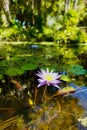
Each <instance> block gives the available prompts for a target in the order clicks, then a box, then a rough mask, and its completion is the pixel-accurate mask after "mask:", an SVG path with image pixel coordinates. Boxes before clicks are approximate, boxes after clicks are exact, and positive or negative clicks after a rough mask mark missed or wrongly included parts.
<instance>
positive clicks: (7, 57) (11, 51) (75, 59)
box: [0, 42, 87, 130]
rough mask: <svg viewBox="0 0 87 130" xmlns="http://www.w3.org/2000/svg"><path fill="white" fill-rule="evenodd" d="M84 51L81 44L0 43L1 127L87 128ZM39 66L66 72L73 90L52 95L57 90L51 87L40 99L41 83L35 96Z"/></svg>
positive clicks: (20, 129) (23, 129)
mask: <svg viewBox="0 0 87 130" xmlns="http://www.w3.org/2000/svg"><path fill="white" fill-rule="evenodd" d="M86 51H87V47H86V46H84V45H73V46H66V45H62V46H61V45H57V43H47V42H44V43H18V44H16V43H11V44H6V43H5V44H1V46H0V130H53V129H54V130H73V129H74V130H85V129H87V119H86V116H87V102H86V100H87V96H86V95H87V94H86V91H87V89H86V86H87V82H86V78H87V73H86V67H87V66H86V63H85V62H86V57H87V55H86ZM40 68H43V69H46V68H49V69H50V70H52V69H53V70H54V71H56V72H59V73H60V74H64V75H68V76H69V77H70V78H71V79H72V80H71V82H72V83H68V84H69V86H72V87H73V88H75V89H76V91H75V93H69V94H66V95H57V96H55V92H56V93H57V91H58V90H56V89H53V88H51V90H50V91H49V93H47V95H46V97H45V100H44V102H41V97H42V94H43V89H44V88H43V87H41V88H40V89H38V96H36V93H37V89H36V88H37V85H38V82H37V77H36V73H37V71H38V70H40ZM66 84H67V82H65V81H64V82H63V83H62V84H61V85H60V87H61V88H63V87H65V86H66ZM52 95H53V96H52ZM49 96H51V97H49ZM52 97H53V98H52Z"/></svg>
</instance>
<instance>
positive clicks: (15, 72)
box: [5, 68, 24, 76]
mask: <svg viewBox="0 0 87 130" xmlns="http://www.w3.org/2000/svg"><path fill="white" fill-rule="evenodd" d="M23 73H24V71H23V70H22V69H19V68H10V69H8V70H6V72H5V74H7V75H9V76H17V75H21V74H23Z"/></svg>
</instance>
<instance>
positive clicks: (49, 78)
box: [36, 68, 61, 89]
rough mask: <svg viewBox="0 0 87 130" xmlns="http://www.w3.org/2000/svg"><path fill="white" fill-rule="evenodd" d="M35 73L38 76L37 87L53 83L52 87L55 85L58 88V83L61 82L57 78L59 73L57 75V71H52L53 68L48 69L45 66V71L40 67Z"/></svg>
mask: <svg viewBox="0 0 87 130" xmlns="http://www.w3.org/2000/svg"><path fill="white" fill-rule="evenodd" d="M36 75H37V76H38V77H39V79H38V81H39V84H38V87H41V86H43V85H48V86H50V85H53V86H54V87H57V88H59V89H60V87H59V86H58V84H60V83H61V81H60V80H59V78H60V77H61V75H59V74H58V73H54V72H53V70H51V71H49V69H48V68H47V69H46V71H45V70H43V69H41V71H38V73H37V74H36Z"/></svg>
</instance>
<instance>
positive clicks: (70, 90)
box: [62, 86, 75, 92]
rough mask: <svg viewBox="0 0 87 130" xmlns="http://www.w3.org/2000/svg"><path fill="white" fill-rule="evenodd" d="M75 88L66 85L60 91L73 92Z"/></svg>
mask: <svg viewBox="0 0 87 130" xmlns="http://www.w3.org/2000/svg"><path fill="white" fill-rule="evenodd" d="M74 91H75V88H73V87H71V86H68V87H65V88H63V89H62V92H74Z"/></svg>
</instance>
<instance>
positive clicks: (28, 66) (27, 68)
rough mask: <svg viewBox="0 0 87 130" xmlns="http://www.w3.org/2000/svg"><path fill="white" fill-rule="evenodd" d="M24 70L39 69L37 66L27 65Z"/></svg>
mask: <svg viewBox="0 0 87 130" xmlns="http://www.w3.org/2000/svg"><path fill="white" fill-rule="evenodd" d="M21 68H22V69H23V70H34V69H36V68H37V65H34V64H25V65H23V66H22V67H21Z"/></svg>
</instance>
